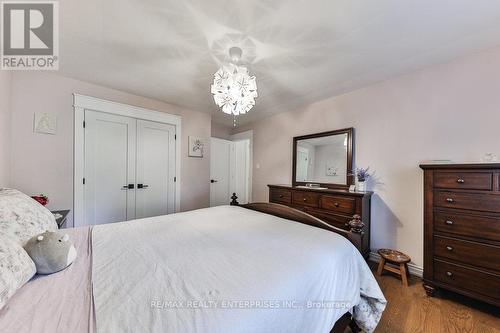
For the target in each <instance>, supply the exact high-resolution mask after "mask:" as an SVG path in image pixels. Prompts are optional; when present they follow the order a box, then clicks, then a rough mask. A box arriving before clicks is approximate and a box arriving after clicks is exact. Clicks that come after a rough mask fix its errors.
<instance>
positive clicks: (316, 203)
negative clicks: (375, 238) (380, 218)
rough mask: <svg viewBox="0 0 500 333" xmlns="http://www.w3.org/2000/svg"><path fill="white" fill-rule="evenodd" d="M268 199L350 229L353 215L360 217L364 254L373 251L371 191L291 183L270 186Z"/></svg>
mask: <svg viewBox="0 0 500 333" xmlns="http://www.w3.org/2000/svg"><path fill="white" fill-rule="evenodd" d="M267 186H268V187H269V202H272V203H278V204H282V205H286V206H289V207H292V208H295V209H299V210H302V211H304V212H306V213H308V214H310V215H313V216H315V217H317V218H319V219H320V220H322V221H324V222H326V223H328V224H330V225H332V226H334V227H337V228H341V229H344V230H349V228H350V227H349V225H348V223H349V221H351V220H352V219H353V215H359V216H361V221H362V222H363V223H364V225H365V227H364V228H363V234H362V240H361V249H360V251H361V253H362V255H363V256H364V257H365V258H368V255H369V254H370V200H371V196H372V192H349V191H348V190H340V189H339V190H336V189H324V190H317V189H307V188H303V187H297V186H295V187H294V186H291V185H267Z"/></svg>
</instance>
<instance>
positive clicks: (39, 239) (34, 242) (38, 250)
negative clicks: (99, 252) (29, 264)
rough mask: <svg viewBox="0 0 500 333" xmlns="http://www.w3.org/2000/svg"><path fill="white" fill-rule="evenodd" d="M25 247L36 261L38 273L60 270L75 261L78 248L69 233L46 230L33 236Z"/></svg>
mask: <svg viewBox="0 0 500 333" xmlns="http://www.w3.org/2000/svg"><path fill="white" fill-rule="evenodd" d="M24 249H25V250H26V252H27V253H28V255H29V256H30V258H31V260H33V262H34V263H35V266H36V272H37V273H38V274H52V273H55V272H59V271H61V270H63V269H65V268H66V267H68V266H69V265H71V264H72V263H73V261H75V258H76V249H75V247H74V245H73V244H72V243H71V242H70V241H69V236H68V234H64V235H61V234H60V233H58V232H48V231H47V232H44V233H43V234H40V235H38V236H34V237H32V238H31V239H30V240H29V241H28V243H26V245H25V246H24Z"/></svg>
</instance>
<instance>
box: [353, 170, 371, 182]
mask: <svg viewBox="0 0 500 333" xmlns="http://www.w3.org/2000/svg"><path fill="white" fill-rule="evenodd" d="M368 170H370V167H368V168H366V169H365V168H356V177H358V181H359V182H364V181H365V180H366V178H368V177H370V174H369V173H368Z"/></svg>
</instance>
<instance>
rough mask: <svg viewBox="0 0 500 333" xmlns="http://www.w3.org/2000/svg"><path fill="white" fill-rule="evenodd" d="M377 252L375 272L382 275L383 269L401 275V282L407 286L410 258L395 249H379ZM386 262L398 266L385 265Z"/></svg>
mask: <svg viewBox="0 0 500 333" xmlns="http://www.w3.org/2000/svg"><path fill="white" fill-rule="evenodd" d="M377 252H378V254H379V255H380V263H379V264H378V269H377V274H378V275H382V273H383V271H384V270H386V271H389V272H393V273H396V274H398V275H400V276H401V279H402V280H403V284H404V285H405V286H407V287H408V263H409V262H410V261H411V258H410V257H408V256H407V255H406V254H404V253H403V252H399V251H396V250H390V249H380V250H378V251H377ZM386 262H388V263H392V264H394V265H396V266H399V268H395V267H392V266H389V265H386Z"/></svg>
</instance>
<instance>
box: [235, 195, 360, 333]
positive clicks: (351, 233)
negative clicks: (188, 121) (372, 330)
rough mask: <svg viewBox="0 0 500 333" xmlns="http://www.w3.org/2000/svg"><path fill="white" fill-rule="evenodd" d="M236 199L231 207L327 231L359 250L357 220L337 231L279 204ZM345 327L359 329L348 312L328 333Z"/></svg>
mask: <svg viewBox="0 0 500 333" xmlns="http://www.w3.org/2000/svg"><path fill="white" fill-rule="evenodd" d="M237 199H238V197H237V196H236V193H233V195H232V197H231V202H230V205H231V206H240V207H243V208H246V209H251V210H255V211H258V212H262V213H265V214H270V215H273V216H277V217H281V218H284V219H287V220H291V221H295V222H298V223H303V224H307V225H310V226H313V227H317V228H321V229H324V230H327V231H331V232H335V233H337V234H339V235H341V236H343V237H345V238H347V239H348V240H349V241H350V242H351V243H352V244H353V245H354V246H355V247H356V248H358V249H359V248H360V246H361V242H362V237H363V225H362V224H361V221H360V220H359V218H358V219H354V220H352V221H351V222H352V228H351V229H350V230H344V229H339V228H337V227H334V226H332V225H330V224H328V223H325V222H324V221H322V220H320V219H318V218H316V217H314V216H312V215H309V214H307V213H304V212H303V211H301V210H298V209H294V208H291V207H288V206H284V205H281V204H275V203H265V202H261V203H249V204H245V205H239V203H238V200H237ZM347 326H349V327H350V328H351V331H352V332H359V331H360V329H359V327H358V325H357V324H356V323H355V322H354V320H353V317H352V314H351V313H350V312H346V313H345V314H344V315H343V316H342V317H340V318H339V319H338V320H337V321H336V322H335V325H334V326H333V328H332V330H331V331H330V333H344V332H345V330H346V328H347Z"/></svg>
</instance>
